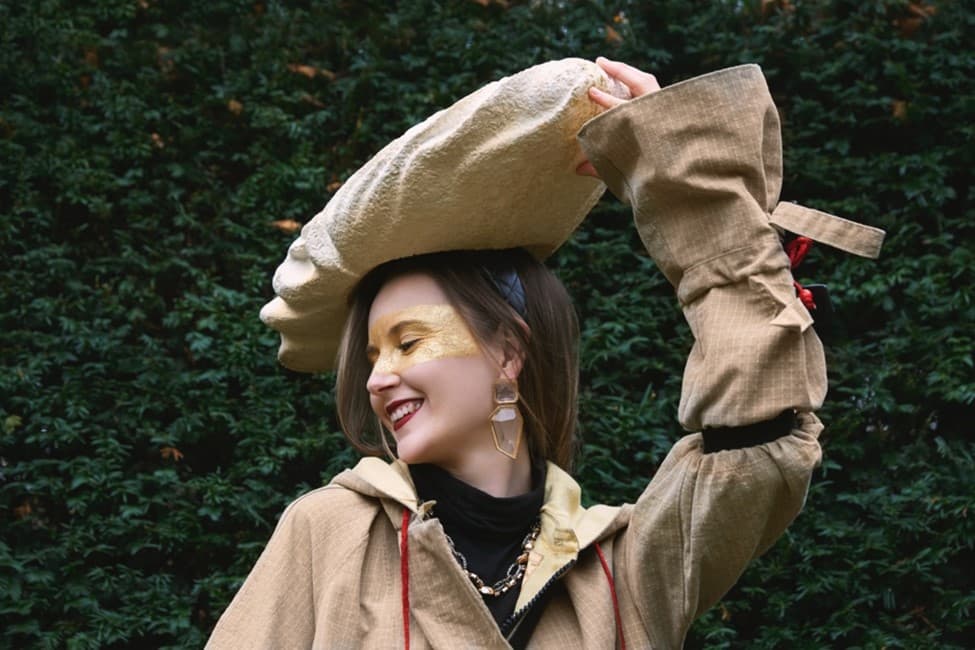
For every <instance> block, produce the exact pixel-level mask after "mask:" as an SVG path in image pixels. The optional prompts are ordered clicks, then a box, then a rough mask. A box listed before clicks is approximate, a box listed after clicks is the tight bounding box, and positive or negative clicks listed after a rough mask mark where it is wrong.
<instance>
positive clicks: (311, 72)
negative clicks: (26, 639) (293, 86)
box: [288, 63, 318, 79]
mask: <svg viewBox="0 0 975 650" xmlns="http://www.w3.org/2000/svg"><path fill="white" fill-rule="evenodd" d="M288 70H291V71H292V72H296V73H298V74H300V75H304V76H306V77H308V78H309V79H314V78H315V75H316V74H318V71H317V70H315V68H313V67H312V66H310V65H300V64H298V63H289V64H288Z"/></svg>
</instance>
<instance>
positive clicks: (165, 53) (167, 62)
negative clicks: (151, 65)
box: [156, 45, 176, 77]
mask: <svg viewBox="0 0 975 650" xmlns="http://www.w3.org/2000/svg"><path fill="white" fill-rule="evenodd" d="M170 51H171V50H170V48H168V47H166V46H165V45H160V46H158V47H156V65H158V66H159V69H160V70H161V71H162V73H163V74H164V75H166V76H167V77H171V76H172V75H173V71H174V70H175V68H176V64H175V63H173V59H172V58H171V57H170V56H169V53H170Z"/></svg>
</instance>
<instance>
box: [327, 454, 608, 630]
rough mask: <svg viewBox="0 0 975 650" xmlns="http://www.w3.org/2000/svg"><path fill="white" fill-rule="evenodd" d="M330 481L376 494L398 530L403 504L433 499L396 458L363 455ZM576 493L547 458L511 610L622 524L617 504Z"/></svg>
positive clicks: (423, 511)
mask: <svg viewBox="0 0 975 650" xmlns="http://www.w3.org/2000/svg"><path fill="white" fill-rule="evenodd" d="M333 483H334V484H337V485H340V486H342V487H345V488H347V489H350V490H353V491H355V492H358V493H359V494H362V495H364V496H369V497H373V498H376V499H379V501H380V503H381V504H382V506H383V509H384V510H385V512H386V515H387V517H388V518H389V521H390V523H391V524H392V526H393V528H394V529H395V530H397V531H399V529H400V527H401V525H402V512H403V508H407V509H408V510H410V511H411V512H413V513H415V514H416V515H417V516H418V517H419V518H420V519H421V520H422V519H425V518H426V517H427V515H428V513H429V511H430V509H431V508H432V506H433V503H434V502H432V501H427V502H423V503H420V502H419V500H418V498H417V495H416V488H415V487H414V485H413V480H412V479H411V478H410V472H409V468H408V466H407V465H406V463H403V462H402V461H399V460H396V461H393V462H392V463H387V462H386V461H384V460H382V459H379V458H374V457H371V458H363V459H362V460H360V461H359V463H358V464H357V465H356V466H355V467H354V468H352V469H350V470H346V471H344V472H342V473H341V474H339V475H338V476H336V477H335V478H334V479H333ZM581 496H582V491H581V489H580V488H579V484H578V483H576V482H575V481H574V480H573V479H572V477H571V476H569V475H568V474H567V473H566V472H565V471H563V470H562V469H561V468H560V467H558V466H557V465H555V464H554V463H551V462H549V463H548V470H547V472H546V479H545V500H544V503H543V505H542V510H541V520H542V530H541V533H540V534H539V536H538V540H537V542H536V544H535V548H534V549H533V550H532V552H531V555H530V557H529V561H528V570H527V571H526V572H525V578H524V582H523V583H522V586H521V593H520V595H519V597H518V602H517V604H516V605H515V610H516V611H517V610H519V609H521V608H522V607H523V606H525V605H526V604H527V603H529V602H530V601H531V599H532V598H534V597H535V596H536V595H538V593H539V592H540V591H541V590H542V589H544V588H545V586H546V585H547V584H548V582H549V581H550V580H551V579H552V577H553V576H555V575H556V574H557V573H558V572H559V571H560V570H562V569H563V568H564V567H566V566H568V565H570V564H572V563H573V562H575V561H576V559H577V558H578V556H579V552H580V551H581V550H583V549H585V548H587V547H589V546H590V545H592V544H593V542H595V541H597V540H599V539H601V538H604V537H606V536H608V535H610V534H612V533H614V532H615V531H616V530H618V529H619V528H621V527H622V526H623V525H625V521H623V517H621V516H620V514H621V511H620V508H618V507H611V506H605V505H597V506H593V507H591V508H584V507H583V506H582V502H581ZM411 531H412V528H411Z"/></svg>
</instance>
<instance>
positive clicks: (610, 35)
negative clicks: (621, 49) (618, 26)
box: [606, 25, 623, 45]
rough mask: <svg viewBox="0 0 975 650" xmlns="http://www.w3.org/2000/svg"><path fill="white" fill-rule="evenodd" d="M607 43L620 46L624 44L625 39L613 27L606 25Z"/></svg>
mask: <svg viewBox="0 0 975 650" xmlns="http://www.w3.org/2000/svg"><path fill="white" fill-rule="evenodd" d="M606 42H607V43H609V44H611V45H619V44H620V43H622V42H623V37H622V36H620V33H619V32H618V31H616V30H615V29H613V26H612V25H606Z"/></svg>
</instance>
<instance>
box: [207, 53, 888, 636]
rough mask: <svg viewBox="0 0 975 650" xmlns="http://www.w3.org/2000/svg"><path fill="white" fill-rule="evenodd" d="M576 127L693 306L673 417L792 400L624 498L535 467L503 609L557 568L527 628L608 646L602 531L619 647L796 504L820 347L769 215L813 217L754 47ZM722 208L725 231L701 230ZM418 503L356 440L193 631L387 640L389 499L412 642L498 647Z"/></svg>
mask: <svg viewBox="0 0 975 650" xmlns="http://www.w3.org/2000/svg"><path fill="white" fill-rule="evenodd" d="M579 138H580V141H581V142H582V145H583V147H584V149H585V150H586V153H587V154H588V156H589V158H590V160H592V162H593V164H594V165H595V166H596V168H597V169H598V170H599V172H600V175H601V176H602V177H603V178H604V179H605V180H606V182H607V184H608V185H609V187H610V189H611V190H612V191H613V192H614V193H615V194H616V195H617V196H619V197H620V198H622V199H623V200H625V201H627V202H628V203H630V204H631V205H632V206H633V210H634V217H635V220H636V224H637V228H638V229H639V231H640V234H641V237H642V238H643V240H644V242H645V243H646V244H647V247H648V250H649V251H650V253H651V255H653V256H654V259H655V260H656V261H657V263H658V265H659V266H660V267H661V269H662V270H663V271H664V273H665V274H666V275H667V277H668V279H669V280H670V281H671V282H672V284H674V286H675V288H676V289H677V294H678V299H679V300H680V302H681V305H682V307H683V309H684V312H685V315H686V316H687V318H688V321H689V322H690V324H691V328H692V331H693V333H694V336H695V343H694V348H693V350H692V352H691V355H690V358H689V360H688V364H687V367H686V368H685V374H684V383H683V394H682V398H681V409H680V421H681V423H682V424H683V425H684V427H685V428H687V429H691V430H699V429H700V428H702V427H708V426H736V425H744V424H748V423H752V422H757V421H761V420H765V419H771V418H772V417H774V416H776V415H777V414H778V413H780V412H781V411H782V410H784V409H790V408H791V409H795V410H797V411H798V412H799V417H798V424H797V426H796V428H795V429H794V430H793V431H792V432H791V435H787V436H784V437H782V438H779V439H778V440H775V441H773V442H769V443H766V444H762V445H759V446H754V447H748V448H743V449H735V450H728V451H720V452H716V453H710V454H704V453H703V451H702V436H701V435H700V434H692V435H687V436H685V437H683V438H682V439H681V440H680V441H678V442H677V443H676V444H675V446H674V448H673V449H672V450H671V452H670V454H669V455H668V456H667V458H666V459H665V461H664V462H663V464H662V465H661V467H660V468H659V470H658V471H657V473H656V475H655V476H654V477H653V479H652V480H651V481H650V483H649V485H648V486H647V488H646V490H645V491H644V493H643V494H642V496H641V497H640V498H639V499H638V500H637V502H636V503H635V504H632V505H630V504H627V505H624V506H622V507H619V508H617V507H609V506H595V507H593V508H589V509H585V508H583V507H582V506H581V505H580V493H579V487H578V486H577V484H576V483H575V482H574V481H573V480H572V479H571V478H570V477H569V476H568V475H567V474H565V473H564V472H563V471H561V470H560V469H559V468H557V467H555V466H554V465H550V466H549V471H548V479H547V484H546V489H545V505H544V506H543V508H542V530H541V534H540V536H539V539H538V542H537V544H536V546H535V549H534V550H533V551H532V553H531V557H530V560H529V571H528V572H527V573H526V576H525V579H524V582H523V584H522V586H521V591H520V595H519V599H518V604H517V606H516V612H517V611H519V610H521V608H522V607H524V606H525V605H526V604H528V603H531V601H532V599H533V598H535V597H536V596H537V595H538V594H539V593H540V592H542V591H543V590H545V589H548V588H551V587H552V585H553V584H554V583H555V582H559V583H560V585H559V587H558V588H557V589H556V590H555V591H554V592H553V594H552V598H551V599H550V600H549V602H548V603H547V606H546V608H545V610H544V614H543V616H542V618H541V620H540V621H539V623H538V625H537V627H536V629H535V631H534V634H533V635H532V637H531V640H530V644H529V647H532V648H559V649H565V648H614V647H618V644H619V638H618V634H617V627H616V619H615V616H614V609H613V600H612V597H611V594H610V588H609V582H608V580H607V579H606V577H605V575H604V572H603V568H602V566H601V564H600V561H599V559H598V557H597V554H596V553H595V550H594V545H595V544H596V543H598V544H599V546H600V548H601V549H602V551H603V553H604V555H605V557H606V559H607V561H608V564H609V566H610V569H611V571H612V574H613V578H614V581H615V589H616V593H617V596H618V600H619V612H620V618H621V621H622V628H623V636H624V637H625V640H626V645H627V647H628V648H679V647H681V646H682V645H683V642H684V638H685V635H686V633H687V631H688V629H689V627H690V625H691V623H692V622H693V620H694V619H695V618H696V617H697V616H699V615H700V614H701V613H703V612H704V611H705V610H706V609H707V608H709V607H710V606H712V605H713V604H715V603H716V602H717V601H718V600H719V599H720V598H721V597H722V596H723V595H724V594H725V593H726V592H727V590H728V589H729V588H730V587H731V586H732V585H733V584H734V583H735V581H736V580H737V579H738V577H739V576H740V575H741V573H742V572H743V571H744V569H745V567H746V565H747V564H748V563H749V561H750V560H752V559H753V558H755V557H757V556H758V555H760V554H761V553H763V552H764V551H765V550H766V549H767V548H768V547H769V546H770V545H771V544H772V543H773V542H774V541H775V540H776V538H778V536H779V535H780V534H781V533H782V532H783V530H784V529H785V528H786V526H787V525H788V524H789V523H790V522H791V521H792V520H793V518H794V517H795V516H796V514H797V513H798V512H799V510H800V509H801V508H802V505H803V503H804V500H805V496H806V492H807V488H808V485H809V480H810V475H811V472H812V470H813V469H814V467H815V466H816V465H817V464H818V463H819V461H820V447H819V444H818V442H817V437H818V435H819V432H820V430H821V429H822V426H821V424H820V423H819V420H818V419H817V418H816V417H815V416H814V415H813V414H812V411H813V410H814V409H816V408H818V407H819V406H820V404H821V402H822V399H823V397H824V395H825V390H826V374H825V361H824V356H823V350H822V346H821V345H820V343H819V339H818V338H817V337H816V334H815V332H814V330H813V329H812V328H811V327H810V325H811V322H812V320H811V318H810V316H809V313H808V312H807V311H806V310H805V308H803V307H802V305H801V304H800V303H799V302H798V300H797V299H796V297H795V292H794V290H793V288H792V286H791V274H790V273H789V271H788V261H787V260H786V259H785V255H784V254H783V253H782V249H781V245H780V244H779V241H778V237H777V235H776V234H775V232H774V231H773V230H772V228H771V227H770V226H769V225H768V224H769V221H770V220H771V221H772V222H775V221H776V219H779V220H780V221H784V222H788V221H789V219H790V216H789V215H792V216H793V217H795V216H796V215H798V216H799V217H802V218H797V219H792V221H793V222H795V223H798V222H800V221H803V219H805V220H806V221H807V222H808V223H807V224H806V226H807V228H806V229H807V230H810V229H811V230H812V231H814V232H812V233H810V234H817V233H819V231H818V230H816V228H817V226H816V225H815V224H816V223H819V222H818V221H817V220H816V219H814V218H811V215H813V213H812V211H807V210H805V209H804V208H800V207H798V206H794V205H791V204H790V205H789V206H788V208H787V209H786V210H785V211H784V212H783V211H782V210H780V209H777V207H776V204H777V201H778V193H779V185H780V182H781V147H780V143H779V125H778V118H777V115H776V112H775V107H774V105H773V104H772V100H771V97H770V96H769V93H768V90H767V88H766V85H765V81H764V78H763V77H762V75H761V72H760V70H759V69H758V68H757V67H756V66H740V67H737V68H731V69H728V70H723V71H719V72H716V73H712V74H710V75H705V76H704V77H699V78H697V79H693V80H690V81H687V82H683V83H680V84H676V85H674V86H670V87H668V88H665V89H663V90H662V91H660V92H657V93H654V94H652V95H647V96H644V97H641V98H639V99H637V100H634V101H631V102H628V103H627V104H624V105H623V106H620V107H617V108H615V109H613V110H610V111H608V112H606V113H604V114H602V115H600V116H599V117H596V118H594V119H593V120H591V121H590V122H589V123H588V124H587V125H586V126H585V127H584V128H583V130H582V131H581V132H580V135H579ZM815 214H816V215H819V214H821V213H815ZM674 215H676V217H675V216H674ZM783 215H784V216H783ZM813 216H815V215H813ZM823 216H824V217H825V216H826V215H823ZM672 217H673V218H672ZM668 218H671V222H670V223H669V224H668V223H666V220H667V219H668ZM674 219H676V221H674ZM720 223H725V224H731V230H730V232H731V233H732V234H734V233H738V235H740V236H738V237H734V236H733V237H730V238H729V237H728V236H726V235H725V234H721V233H720V232H717V231H719V230H720V229H721V228H720ZM809 223H812V224H813V225H812V226H809ZM675 224H676V225H675ZM713 224H718V225H713ZM784 225H786V226H787V227H789V228H790V229H795V230H798V231H799V232H802V231H803V229H802V227H797V228H792V227H791V225H792V224H790V223H785V224H784ZM711 230H714V231H715V232H714V233H713V234H709V232H710V231H711ZM845 234H846V235H847V236H851V237H854V238H855V237H856V235H857V232H855V231H852V230H851V231H848V232H846V233H845ZM830 237H832V238H833V240H834V241H831V242H829V243H834V244H835V243H836V240H841V239H843V237H839V236H836V234H835V233H833V234H832V235H831V234H829V233H825V234H824V235H823V238H825V239H827V240H829V238H830ZM867 243H869V242H866V241H865V240H864V241H861V242H859V243H857V242H853V243H852V244H850V246H849V248H852V249H856V248H858V247H860V248H863V247H864V246H866V245H867ZM853 252H857V251H853ZM428 507H429V506H428V505H425V504H422V503H417V497H416V493H415V490H414V488H413V486H412V483H411V481H410V478H409V473H408V471H407V469H406V468H405V466H403V465H402V464H400V463H393V464H387V463H385V462H384V461H381V460H379V459H374V458H373V459H365V460H363V461H361V462H360V463H359V464H358V465H357V466H356V467H355V468H354V469H352V470H347V471H345V472H343V473H341V474H340V475H338V476H337V477H336V478H335V479H334V480H333V481H332V482H331V483H330V484H329V485H328V486H326V487H323V488H321V489H318V490H315V491H314V492H311V493H309V494H307V495H305V496H303V497H301V498H300V499H298V500H297V501H295V502H294V503H293V504H292V505H291V506H290V507H289V508H288V509H287V510H286V511H285V513H284V515H283V516H282V518H281V521H280V522H279V524H278V526H277V529H276V530H275V532H274V534H273V536H272V538H271V540H270V542H269V543H268V545H267V548H266V549H265V550H264V553H263V554H262V555H261V557H260V559H259V560H258V562H257V564H256V566H255V567H254V569H253V571H252V572H251V574H250V575H249V576H248V578H247V580H246V582H245V583H244V585H243V587H242V588H241V589H240V591H239V593H238V594H237V596H236V597H235V598H234V600H233V602H232V603H231V604H230V606H229V607H228V609H227V610H226V612H225V613H224V614H223V616H222V618H221V619H220V621H219V622H218V624H217V627H216V629H215V630H214V632H213V636H212V637H211V639H210V642H209V644H208V647H209V648H214V649H217V648H221V649H222V648H226V649H228V650H229V649H235V650H236V649H241V648H330V649H331V648H401V647H404V640H405V639H404V630H405V627H404V620H403V607H402V604H403V599H402V581H401V575H402V570H403V568H404V563H403V562H402V558H401V554H400V541H401V540H400V532H401V527H402V522H403V512H404V510H405V511H408V512H409V513H410V515H409V517H410V524H409V526H408V527H407V530H408V535H407V538H408V549H409V550H408V553H407V556H408V562H407V563H406V564H407V568H408V571H409V578H408V589H409V591H408V593H409V603H410V609H409V630H410V647H411V648H414V649H418V648H445V649H447V648H449V649H451V650H453V649H456V648H499V649H500V648H506V647H509V645H508V643H507V642H506V640H505V639H504V638H502V636H501V634H500V632H499V628H498V626H497V625H496V624H495V622H494V620H493V619H492V617H491V615H490V613H489V611H488V609H487V607H486V606H485V605H484V603H483V602H482V600H481V596H480V595H479V594H478V593H477V592H476V591H475V590H474V588H473V586H472V585H471V583H470V581H469V580H467V579H466V578H465V576H464V574H463V573H462V572H461V569H460V567H459V566H458V564H457V562H456V561H455V560H454V558H453V557H452V555H451V553H450V550H449V548H448V546H447V542H446V541H445V538H444V534H443V529H442V527H441V525H440V523H439V522H438V521H437V520H436V519H434V518H426V517H424V514H425V513H426V511H427V510H428Z"/></svg>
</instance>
